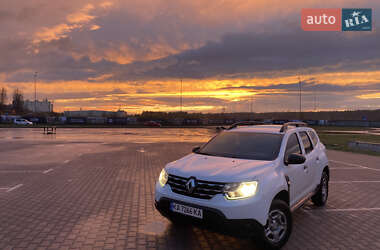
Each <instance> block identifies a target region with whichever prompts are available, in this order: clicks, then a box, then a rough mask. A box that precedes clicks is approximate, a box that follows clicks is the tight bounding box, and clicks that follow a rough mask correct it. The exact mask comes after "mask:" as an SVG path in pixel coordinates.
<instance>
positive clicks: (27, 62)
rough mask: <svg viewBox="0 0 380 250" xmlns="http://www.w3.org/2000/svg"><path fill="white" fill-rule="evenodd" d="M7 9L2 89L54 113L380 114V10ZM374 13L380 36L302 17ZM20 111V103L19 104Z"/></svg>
mask: <svg viewBox="0 0 380 250" xmlns="http://www.w3.org/2000/svg"><path fill="white" fill-rule="evenodd" d="M320 2H321V1H320V0H315V1H312V0H297V1H295V0H290V1H284V0H282V1H270V0H255V1H247V0H209V1H205V0H192V1H190V0H119V1H116V0H109V1H107V0H92V1H91V0H65V1H58V0H57V1H51V0H45V1H43V0H29V1H24V0H1V3H0V31H1V32H0V87H5V88H7V90H8V96H10V95H11V94H12V92H13V90H14V89H15V88H19V89H21V90H22V92H23V93H24V96H25V99H34V84H33V74H34V72H35V71H37V72H38V79H37V81H38V85H37V90H38V98H39V99H42V98H48V99H49V100H53V101H54V109H55V111H63V110H79V109H80V108H82V109H83V110H86V109H91V110H93V109H97V110H117V109H119V108H121V109H123V110H125V111H127V112H128V113H139V112H141V111H143V110H150V111H179V109H180V106H179V105H180V101H179V93H180V79H181V78H182V79H183V105H184V106H183V110H184V111H189V112H221V111H222V110H223V109H224V110H225V112H244V111H250V105H251V104H252V106H253V110H254V111H256V112H269V111H295V110H297V109H298V76H300V78H301V81H302V86H303V87H302V88H303V97H302V101H303V109H304V110H315V109H316V110H347V109H350V110H351V109H375V108H380V35H379V33H378V32H376V30H377V29H378V28H379V27H378V23H379V16H380V14H379V13H380V9H379V8H378V7H380V1H374V0H370V1H360V0H359V1H358V0H355V1H344V0H330V1H328V5H327V4H324V5H323V4H321V3H320ZM355 7H357V8H373V17H372V19H373V20H374V21H373V22H374V23H373V31H372V32H310V31H309V32H306V31H302V30H301V26H300V14H301V9H302V8H355ZM9 101H10V100H9Z"/></svg>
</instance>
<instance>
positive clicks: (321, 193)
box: [311, 171, 329, 207]
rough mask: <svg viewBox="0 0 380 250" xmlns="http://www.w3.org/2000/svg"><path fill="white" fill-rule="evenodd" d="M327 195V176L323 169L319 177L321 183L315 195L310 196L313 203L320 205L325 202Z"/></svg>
mask: <svg viewBox="0 0 380 250" xmlns="http://www.w3.org/2000/svg"><path fill="white" fill-rule="evenodd" d="M328 196H329V176H328V174H327V172H326V171H323V173H322V177H321V184H320V185H319V189H318V191H317V193H316V194H315V195H313V196H312V197H311V200H312V201H313V203H314V205H316V206H318V207H321V206H324V205H325V204H326V202H327V197H328Z"/></svg>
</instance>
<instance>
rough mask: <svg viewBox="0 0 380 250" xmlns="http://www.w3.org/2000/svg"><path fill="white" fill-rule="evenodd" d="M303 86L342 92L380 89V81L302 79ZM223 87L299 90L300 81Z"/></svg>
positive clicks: (254, 89)
mask: <svg viewBox="0 0 380 250" xmlns="http://www.w3.org/2000/svg"><path fill="white" fill-rule="evenodd" d="M301 88H302V90H303V91H305V92H308V91H311V92H314V91H318V92H341V91H362V90H379V89H380V83H376V84H360V85H355V84H350V85H336V84H329V83H317V82H315V81H314V80H311V81H307V80H306V81H301ZM221 89H230V90H232V89H244V90H252V91H257V90H285V91H290V92H292V91H298V90H299V83H298V82H296V83H288V84H283V83H279V84H270V85H267V86H235V87H226V88H221Z"/></svg>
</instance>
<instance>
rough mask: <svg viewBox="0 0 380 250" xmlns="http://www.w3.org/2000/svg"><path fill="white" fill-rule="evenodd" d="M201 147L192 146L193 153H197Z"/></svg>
mask: <svg viewBox="0 0 380 250" xmlns="http://www.w3.org/2000/svg"><path fill="white" fill-rule="evenodd" d="M200 148H201V147H195V148H193V153H197V152H198V151H199V149H200Z"/></svg>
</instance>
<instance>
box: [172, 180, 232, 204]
mask: <svg viewBox="0 0 380 250" xmlns="http://www.w3.org/2000/svg"><path fill="white" fill-rule="evenodd" d="M188 180H189V178H183V177H180V176H176V175H171V174H170V175H169V178H168V184H169V186H170V188H171V189H172V191H173V192H174V193H177V194H182V195H186V196H191V197H195V198H200V199H211V198H212V197H214V195H216V194H222V193H223V189H224V185H225V183H221V182H211V181H202V180H196V186H195V188H194V190H193V192H192V193H188V191H187V189H186V182H187V181H188Z"/></svg>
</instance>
